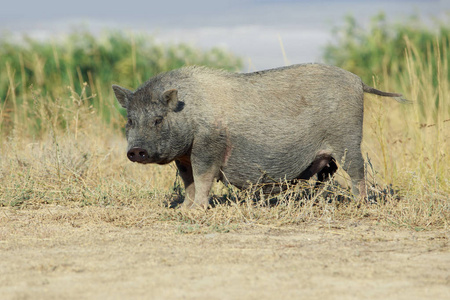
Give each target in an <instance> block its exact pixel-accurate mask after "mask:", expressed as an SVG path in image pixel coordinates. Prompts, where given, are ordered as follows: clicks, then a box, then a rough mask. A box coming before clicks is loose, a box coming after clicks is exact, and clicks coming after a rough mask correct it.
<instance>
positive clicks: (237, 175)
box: [221, 151, 313, 188]
mask: <svg viewBox="0 0 450 300" xmlns="http://www.w3.org/2000/svg"><path fill="white" fill-rule="evenodd" d="M259 154H260V155H259V156H256V155H251V152H248V153H242V152H238V153H232V154H231V155H230V157H229V158H228V159H227V160H226V161H225V164H224V165H223V167H222V174H221V180H222V181H223V182H226V183H231V184H232V185H235V186H237V187H239V188H245V187H248V186H249V185H250V184H257V183H279V182H281V181H286V180H287V181H290V180H293V179H296V178H298V177H299V175H300V174H301V173H302V171H304V170H305V169H306V168H307V167H308V166H309V165H310V164H311V162H312V161H313V158H309V157H303V156H301V155H299V153H298V152H294V153H277V152H270V151H266V152H263V153H261V152H260V153H259Z"/></svg>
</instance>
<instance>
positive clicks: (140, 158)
mask: <svg viewBox="0 0 450 300" xmlns="http://www.w3.org/2000/svg"><path fill="white" fill-rule="evenodd" d="M127 156H128V159H129V160H131V161H132V162H145V161H147V160H148V159H149V156H148V152H147V150H145V149H142V148H138V147H134V148H131V149H130V150H129V151H128V153H127Z"/></svg>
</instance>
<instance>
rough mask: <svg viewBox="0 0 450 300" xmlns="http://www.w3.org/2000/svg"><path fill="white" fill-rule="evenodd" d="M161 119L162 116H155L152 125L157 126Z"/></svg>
mask: <svg viewBox="0 0 450 300" xmlns="http://www.w3.org/2000/svg"><path fill="white" fill-rule="evenodd" d="M162 120H163V117H156V119H155V121H154V125H155V126H157V125H159V124H161V122H162Z"/></svg>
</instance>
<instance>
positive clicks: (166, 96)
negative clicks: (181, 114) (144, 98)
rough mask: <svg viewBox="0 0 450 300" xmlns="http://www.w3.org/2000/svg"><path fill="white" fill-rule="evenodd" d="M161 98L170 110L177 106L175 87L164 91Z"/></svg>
mask: <svg viewBox="0 0 450 300" xmlns="http://www.w3.org/2000/svg"><path fill="white" fill-rule="evenodd" d="M162 100H163V101H164V103H165V104H167V107H169V109H170V110H175V109H176V108H177V106H178V91H177V90H175V89H173V90H167V91H165V92H164V93H163V95H162Z"/></svg>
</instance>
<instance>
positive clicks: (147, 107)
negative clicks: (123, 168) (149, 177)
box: [112, 85, 192, 164]
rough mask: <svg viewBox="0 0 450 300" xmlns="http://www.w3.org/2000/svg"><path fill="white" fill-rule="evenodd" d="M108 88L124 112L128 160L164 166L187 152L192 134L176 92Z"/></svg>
mask: <svg viewBox="0 0 450 300" xmlns="http://www.w3.org/2000/svg"><path fill="white" fill-rule="evenodd" d="M112 88H113V90H114V93H115V95H116V98H117V100H118V101H119V103H120V105H122V107H124V108H126V110H127V115H128V121H127V125H126V135H127V141H128V152H127V156H128V158H129V159H130V160H131V161H133V162H138V163H144V164H146V163H157V164H166V163H169V162H171V161H173V160H174V159H176V158H177V157H180V156H182V155H184V154H185V153H187V152H188V151H189V149H190V147H191V144H192V132H191V130H190V127H189V126H188V122H187V120H186V119H185V117H184V114H183V113H182V110H183V108H184V106H183V104H184V103H183V102H179V101H178V91H177V90H176V89H168V90H164V91H162V92H160V91H157V90H155V89H153V90H152V89H150V88H145V87H144V88H140V89H138V90H136V91H135V92H132V91H130V90H127V89H125V88H123V87H120V86H118V85H113V86H112Z"/></svg>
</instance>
